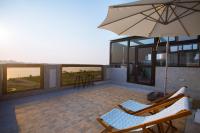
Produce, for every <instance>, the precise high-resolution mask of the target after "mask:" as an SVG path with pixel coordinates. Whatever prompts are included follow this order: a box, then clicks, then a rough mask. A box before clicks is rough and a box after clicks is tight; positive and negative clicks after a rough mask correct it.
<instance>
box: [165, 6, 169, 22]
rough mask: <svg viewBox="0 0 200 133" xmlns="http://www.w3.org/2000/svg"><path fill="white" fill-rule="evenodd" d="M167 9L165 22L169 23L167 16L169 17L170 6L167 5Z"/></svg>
mask: <svg viewBox="0 0 200 133" xmlns="http://www.w3.org/2000/svg"><path fill="white" fill-rule="evenodd" d="M166 8H167V11H166V16H165V23H167V18H168V14H169V6H168V5H167V7H166Z"/></svg>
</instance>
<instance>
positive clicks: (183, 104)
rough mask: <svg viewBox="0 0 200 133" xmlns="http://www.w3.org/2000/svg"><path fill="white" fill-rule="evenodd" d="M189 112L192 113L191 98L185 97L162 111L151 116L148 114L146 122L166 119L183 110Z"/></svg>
mask: <svg viewBox="0 0 200 133" xmlns="http://www.w3.org/2000/svg"><path fill="white" fill-rule="evenodd" d="M184 111H185V112H187V113H191V111H190V107H189V98H188V97H183V98H181V99H179V100H178V101H176V102H175V103H174V104H172V105H171V106H169V107H167V108H165V109H163V110H162V111H160V112H158V113H156V114H154V115H151V116H146V118H145V121H144V122H145V123H148V122H152V121H158V120H160V119H165V118H168V117H171V116H175V115H177V114H178V113H181V112H184Z"/></svg>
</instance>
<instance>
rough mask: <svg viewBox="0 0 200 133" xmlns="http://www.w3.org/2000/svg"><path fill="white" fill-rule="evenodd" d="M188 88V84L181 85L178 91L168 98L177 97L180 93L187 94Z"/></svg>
mask: <svg viewBox="0 0 200 133" xmlns="http://www.w3.org/2000/svg"><path fill="white" fill-rule="evenodd" d="M186 89H187V87H186V86H183V87H181V88H180V89H179V90H178V91H176V92H175V93H174V94H173V95H172V96H170V97H169V98H168V99H170V98H174V97H176V96H178V95H180V94H184V95H185V94H186Z"/></svg>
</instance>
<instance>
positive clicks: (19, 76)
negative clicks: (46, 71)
mask: <svg viewBox="0 0 200 133" xmlns="http://www.w3.org/2000/svg"><path fill="white" fill-rule="evenodd" d="M40 82H41V76H40V67H21V68H20V67H8V68H7V88H6V89H7V92H8V93H9V92H18V91H26V90H32V89H39V88H40Z"/></svg>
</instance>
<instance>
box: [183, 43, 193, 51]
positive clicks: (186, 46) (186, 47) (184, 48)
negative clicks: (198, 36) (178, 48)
mask: <svg viewBox="0 0 200 133" xmlns="http://www.w3.org/2000/svg"><path fill="white" fill-rule="evenodd" d="M183 50H192V44H189V45H183Z"/></svg>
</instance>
